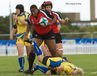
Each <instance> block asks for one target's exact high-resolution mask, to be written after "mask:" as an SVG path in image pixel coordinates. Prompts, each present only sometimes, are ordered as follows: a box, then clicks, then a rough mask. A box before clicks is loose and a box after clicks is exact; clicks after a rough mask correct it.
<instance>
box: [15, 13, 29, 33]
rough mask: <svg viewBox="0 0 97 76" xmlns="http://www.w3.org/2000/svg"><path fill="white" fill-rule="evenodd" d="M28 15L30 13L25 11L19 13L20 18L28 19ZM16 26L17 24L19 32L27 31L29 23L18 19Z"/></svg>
mask: <svg viewBox="0 0 97 76" xmlns="http://www.w3.org/2000/svg"><path fill="white" fill-rule="evenodd" d="M28 16H29V14H27V13H26V12H25V13H23V14H22V15H19V16H18V18H19V19H21V20H27V19H28ZM16 26H17V34H20V33H24V32H26V29H27V25H24V24H22V23H21V22H20V21H17V23H16Z"/></svg>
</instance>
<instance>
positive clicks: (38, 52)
mask: <svg viewBox="0 0 97 76" xmlns="http://www.w3.org/2000/svg"><path fill="white" fill-rule="evenodd" d="M33 42H34V41H33ZM34 49H35V53H36V55H37V56H38V55H42V51H41V49H40V48H39V46H38V45H37V44H36V43H35V42H34Z"/></svg>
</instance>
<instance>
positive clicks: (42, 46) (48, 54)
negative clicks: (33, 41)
mask: <svg viewBox="0 0 97 76" xmlns="http://www.w3.org/2000/svg"><path fill="white" fill-rule="evenodd" d="M41 49H42V52H43V55H44V56H51V53H50V51H49V49H48V47H47V45H46V44H45V43H44V42H43V43H42V45H41Z"/></svg>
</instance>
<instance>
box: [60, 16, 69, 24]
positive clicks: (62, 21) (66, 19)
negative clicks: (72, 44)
mask: <svg viewBox="0 0 97 76" xmlns="http://www.w3.org/2000/svg"><path fill="white" fill-rule="evenodd" d="M68 21H69V18H68V17H66V18H65V20H64V19H61V20H60V23H62V24H67V23H68Z"/></svg>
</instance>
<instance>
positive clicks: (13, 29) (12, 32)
mask: <svg viewBox="0 0 97 76" xmlns="http://www.w3.org/2000/svg"><path fill="white" fill-rule="evenodd" d="M16 28H17V27H16V25H14V27H13V28H12V31H11V33H10V37H9V39H10V40H13V35H14V34H15V32H16Z"/></svg>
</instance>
